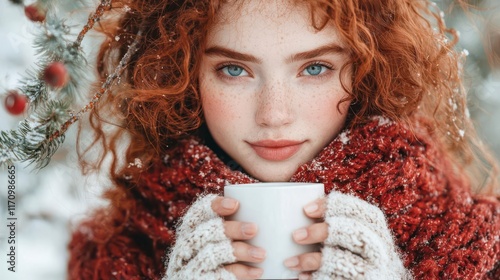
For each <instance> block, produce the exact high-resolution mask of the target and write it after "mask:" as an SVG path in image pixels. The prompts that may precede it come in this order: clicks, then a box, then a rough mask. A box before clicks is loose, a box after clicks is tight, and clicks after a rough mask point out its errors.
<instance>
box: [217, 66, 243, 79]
mask: <svg viewBox="0 0 500 280" xmlns="http://www.w3.org/2000/svg"><path fill="white" fill-rule="evenodd" d="M221 70H222V73H224V74H226V75H228V76H232V77H238V76H242V75H241V74H242V73H246V71H245V69H243V67H240V66H238V65H228V66H224V67H223V68H222V69H221Z"/></svg>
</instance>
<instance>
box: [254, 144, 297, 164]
mask: <svg viewBox="0 0 500 280" xmlns="http://www.w3.org/2000/svg"><path fill="white" fill-rule="evenodd" d="M304 142H305V141H292V140H262V141H257V142H249V143H248V144H250V146H251V147H252V149H254V151H255V152H256V153H257V155H258V156H259V157H261V158H263V159H266V160H270V161H282V160H286V159H289V158H290V157H292V156H293V155H294V154H295V153H297V151H298V150H299V149H300V147H301V145H302V144H303V143H304Z"/></svg>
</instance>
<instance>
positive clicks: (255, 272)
mask: <svg viewBox="0 0 500 280" xmlns="http://www.w3.org/2000/svg"><path fill="white" fill-rule="evenodd" d="M262 272H263V270H262V268H257V267H252V268H249V269H248V274H249V275H250V276H251V277H252V278H260V276H261V275H262Z"/></svg>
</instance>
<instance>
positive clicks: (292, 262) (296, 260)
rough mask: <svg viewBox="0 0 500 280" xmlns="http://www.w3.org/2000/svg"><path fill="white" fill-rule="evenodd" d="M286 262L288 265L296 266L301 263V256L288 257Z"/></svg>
mask: <svg viewBox="0 0 500 280" xmlns="http://www.w3.org/2000/svg"><path fill="white" fill-rule="evenodd" d="M284 264H285V266H286V267H296V266H297V265H299V258H297V257H291V258H289V259H286V260H285V262H284Z"/></svg>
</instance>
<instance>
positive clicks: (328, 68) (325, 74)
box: [299, 61, 335, 79]
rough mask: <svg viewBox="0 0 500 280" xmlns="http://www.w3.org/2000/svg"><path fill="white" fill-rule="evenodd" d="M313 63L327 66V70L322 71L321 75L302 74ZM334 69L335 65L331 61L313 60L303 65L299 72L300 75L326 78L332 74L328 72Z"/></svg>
mask: <svg viewBox="0 0 500 280" xmlns="http://www.w3.org/2000/svg"><path fill="white" fill-rule="evenodd" d="M313 65H318V66H322V67H325V68H326V69H327V70H326V71H325V72H324V73H321V74H319V75H302V72H304V71H305V70H306V69H307V68H308V67H310V66H313ZM332 70H335V67H334V66H333V65H332V64H330V63H326V62H324V61H313V62H311V63H308V64H306V65H305V66H303V67H302V70H301V71H300V72H299V76H300V77H308V78H313V79H324V78H327V77H329V76H330V75H328V74H330V73H328V72H329V71H332Z"/></svg>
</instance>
